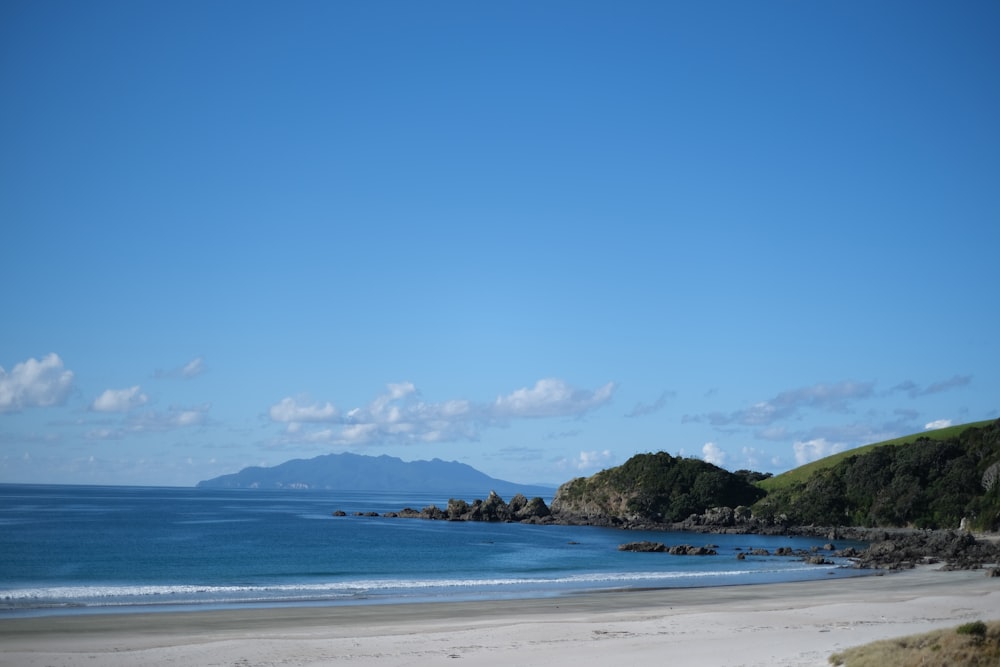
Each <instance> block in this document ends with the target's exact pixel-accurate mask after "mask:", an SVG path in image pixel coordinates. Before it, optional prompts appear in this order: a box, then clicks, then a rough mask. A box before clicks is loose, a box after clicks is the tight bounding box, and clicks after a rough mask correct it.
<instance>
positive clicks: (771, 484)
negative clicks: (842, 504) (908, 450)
mask: <svg viewBox="0 0 1000 667" xmlns="http://www.w3.org/2000/svg"><path fill="white" fill-rule="evenodd" d="M993 421H994V420H992V419H988V420H986V421H981V422H973V423H971V424H959V425H958V426H949V427H948V428H940V429H937V430H935V431H922V432H920V433H914V434H912V435H905V436H903V437H901V438H894V439H892V440H885V441H883V442H876V443H873V444H870V445H863V446H861V447H855V448H854V449H848V450H847V451H844V452H838V453H836V454H831V455H830V456H827V457H826V458H822V459H819V460H818V461H813V462H812V463H807V464H805V465H804V466H799V467H798V468H793V469H792V470H789V471H788V472H783V473H781V474H780V475H775V476H774V477H769V478H767V479H763V480H760V481H759V482H757V486H759V487H760V488H762V489H764V490H765V491H767V492H768V493H771V492H773V491H778V490H781V489H787V488H789V487H791V486H793V485H795V484H800V483H804V482H805V481H806V480H808V479H809V478H810V477H812V475H813V474H814V473H816V472H819V471H820V470H826V469H827V468H832V467H834V466H836V465H837V464H838V463H840V462H841V461H843V460H844V459H846V458H847V457H849V456H857V455H858V454H864V453H867V452H869V451H871V450H872V449H875V448H876V447H882V446H885V445H893V446H898V445H908V444H910V443H912V442H915V441H917V440H919V439H920V438H927V439H929V440H949V439H951V438H956V437H958V436H959V435H960V434H961V433H962V431H964V430H965V429H967V428H982V427H984V426H986V425H987V424H991V423H993Z"/></svg>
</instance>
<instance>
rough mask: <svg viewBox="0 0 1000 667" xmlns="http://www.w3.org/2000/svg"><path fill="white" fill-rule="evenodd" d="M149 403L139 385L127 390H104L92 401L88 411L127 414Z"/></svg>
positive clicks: (147, 397)
mask: <svg viewBox="0 0 1000 667" xmlns="http://www.w3.org/2000/svg"><path fill="white" fill-rule="evenodd" d="M148 402H149V396H147V395H146V394H144V393H142V390H141V389H140V388H139V385H135V386H134V387H129V388H128V389H106V390H105V391H104V393H103V394H101V395H100V396H98V397H97V398H96V399H94V402H93V404H91V406H90V409H91V410H94V411H95V412H128V411H129V410H132V409H134V408H137V407H140V406H142V405H145V404H146V403H148Z"/></svg>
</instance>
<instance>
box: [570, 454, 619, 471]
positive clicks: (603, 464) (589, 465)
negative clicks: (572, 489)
mask: <svg viewBox="0 0 1000 667" xmlns="http://www.w3.org/2000/svg"><path fill="white" fill-rule="evenodd" d="M614 460H615V457H614V454H612V453H611V450H610V449H605V450H603V451H600V452H598V451H591V452H580V453H579V454H578V455H577V456H576V458H574V459H562V460H561V461H560V462H559V464H558V467H560V468H568V469H570V470H573V471H575V472H581V473H585V474H589V473H595V472H598V471H599V470H603V469H605V468H607V467H608V466H610V465H611V464H612V463H614Z"/></svg>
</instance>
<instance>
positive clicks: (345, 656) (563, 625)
mask: <svg viewBox="0 0 1000 667" xmlns="http://www.w3.org/2000/svg"><path fill="white" fill-rule="evenodd" d="M991 618H993V619H996V618H1000V578H988V577H987V576H986V575H985V573H984V572H983V571H971V572H941V571H939V570H937V569H932V568H928V567H925V568H921V569H918V570H913V571H908V572H902V573H898V574H886V575H883V576H865V577H857V578H849V579H838V580H830V581H814V582H801V583H788V584H768V585H757V586H733V587H721V588H699V589H663V590H646V591H627V592H611V593H601V594H594V595H579V596H570V597H563V598H558V599H545V600H516V601H515V600H507V601H499V602H486V603H484V602H475V603H465V602H450V603H442V604H401V605H363V606H353V607H331V606H326V607H297V608H287V607H286V608H277V609H274V608H271V609H241V610H232V611H230V610H226V611H198V612H159V613H152V614H136V613H130V614H87V615H75V616H54V617H41V618H20V619H5V620H0V665H17V666H19V667H20V666H27V667H30V666H33V665H38V666H43V665H45V666H56V665H102V666H108V667H115V666H122V665H164V664H178V665H246V666H249V665H287V666H306V665H329V664H332V663H338V662H345V663H350V664H360V665H365V664H379V665H386V666H392V665H399V666H402V665H440V664H442V662H445V661H448V660H456V661H459V662H458V663H457V664H463V665H497V666H500V665H510V664H518V665H546V666H547V667H560V666H565V667H570V666H572V667H580V666H581V665H609V664H628V665H661V664H663V663H664V661H665V660H668V661H669V662H670V663H671V664H682V665H719V666H722V665H747V666H751V665H761V666H763V665H768V666H773V665H810V666H812V665H815V666H819V665H827V664H828V662H827V658H828V656H829V655H830V654H831V653H833V652H835V651H837V650H840V649H843V648H847V647H849V646H856V645H859V644H865V643H867V642H870V641H874V640H877V639H885V638H890V637H896V636H902V635H908V634H914V633H920V632H925V631H928V630H932V629H936V628H943V627H949V626H952V625H957V624H959V623H963V622H966V621H969V620H976V619H984V620H987V619H991Z"/></svg>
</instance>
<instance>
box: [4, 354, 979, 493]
mask: <svg viewBox="0 0 1000 667" xmlns="http://www.w3.org/2000/svg"><path fill="white" fill-rule="evenodd" d="M203 363H204V360H203V357H197V358H195V359H194V360H192V361H191V362H189V363H187V364H185V365H183V366H181V367H179V368H180V369H184V368H191V367H194V366H198V367H200V366H201V365H202V364H203ZM199 374H200V373H199ZM169 377H187V376H186V375H184V374H183V373H181V372H178V373H169V374H163V373H159V372H157V373H155V374H154V375H153V378H154V379H163V378H169ZM75 378H76V374H75V373H74V372H73V371H71V370H69V369H66V368H65V365H64V363H63V360H62V359H61V358H60V356H59V355H58V354H55V353H50V354H48V355H46V356H45V357H43V358H42V359H41V360H39V359H34V358H29V359H27V360H25V361H23V362H19V363H17V364H16V365H15V366H14V367H13V370H12V372H11V373H7V372H5V371H4V370H3V368H2V367H0V413H8V414H10V413H21V412H24V411H30V410H33V409H42V408H47V409H50V410H52V409H58V408H62V409H64V410H66V409H70V410H72V408H71V406H69V405H67V404H68V403H71V402H72V401H71V400H70V397H71V396H73V395H74V393H78V392H75V391H74V390H75V387H74V381H75ZM971 382H972V376H954V377H952V378H950V379H947V380H942V381H937V382H933V383H931V384H929V385H927V386H926V387H920V386H919V385H917V384H916V383H914V382H912V381H905V382H903V383H901V384H899V385H896V386H894V387H893V388H892V389H890V390H888V391H887V392H885V394H884V395H890V396H891V395H894V394H898V393H899V392H904V393H905V394H906V395H907V396H909V397H910V398H914V397H918V396H924V395H927V394H936V393H941V392H946V391H949V390H952V389H956V388H960V387H965V386H967V385H969V384H971ZM875 384H876V383H874V382H852V381H844V382H839V383H834V384H817V385H813V386H810V387H800V388H796V389H791V390H787V391H783V392H780V393H779V394H777V395H776V396H775V397H773V398H771V399H768V400H764V401H759V402H756V403H754V404H753V405H751V406H749V407H748V408H744V409H739V410H734V411H732V412H729V413H715V412H713V413H707V414H705V415H694V416H692V415H683V416H682V417H681V418H680V421H681V423H688V422H703V421H707V422H708V423H710V424H711V425H712V426H713V427H717V428H718V427H727V428H729V427H732V426H733V425H738V426H742V427H751V428H752V429H756V430H755V431H754V432H753V434H752V437H753V439H755V440H764V441H767V440H772V441H789V440H790V441H791V450H792V454H793V460H794V464H795V465H803V464H805V463H808V462H810V461H814V460H816V459H819V458H822V457H824V456H828V455H830V454H834V453H837V452H839V451H843V450H844V449H845V448H848V447H851V446H855V445H858V444H865V443H867V442H872V441H875V440H877V439H882V438H889V437H892V436H893V435H898V434H900V433H903V432H908V431H907V428H908V427H907V426H905V424H907V423H908V422H907V421H906V419H905V417H906V415H907V413H906V411H905V410H896V411H895V412H896V414H897V415H902V416H903V417H904V418H901V419H899V420H897V421H895V422H892V423H885V424H868V425H861V424H857V423H854V424H846V425H844V426H841V427H826V428H819V429H812V430H806V431H792V430H789V429H787V428H786V427H784V426H782V427H780V428H777V429H774V428H771V427H772V425H774V424H776V423H780V422H790V423H794V422H795V421H799V420H801V418H802V415H803V413H804V412H806V411H810V410H812V411H828V412H835V413H838V414H843V415H849V414H852V413H853V412H854V409H853V406H854V405H855V404H858V403H862V402H864V401H865V400H866V399H871V398H872V397H874V396H876V395H877V394H876V391H875ZM385 389H386V390H385V392H384V393H382V394H379V395H378V396H376V397H375V398H374V399H372V400H371V401H369V402H368V403H367V404H366V405H364V406H361V407H354V408H350V409H346V410H342V409H339V408H337V407H336V406H335V405H334V404H333V403H332V402H331V401H316V400H311V399H309V398H307V397H305V396H303V395H299V396H286V397H284V398H282V399H279V400H277V401H275V402H274V403H273V404H271V405H270V406H269V407H268V408H267V411H266V414H267V418H268V421H269V422H270V424H271V425H273V426H277V427H279V428H277V429H274V428H270V429H266V430H268V433H269V435H267V436H265V437H263V438H262V439H261V440H259V441H258V442H257V443H256V446H257V447H259V448H261V449H263V450H269V451H279V452H280V451H303V450H305V451H319V450H318V449H317V448H319V447H322V448H323V449H322V451H327V449H335V450H340V451H345V450H350V451H360V452H365V451H382V450H383V448H386V447H403V448H405V447H407V446H413V445H428V444H434V443H456V442H467V443H477V442H480V441H481V433H482V432H483V431H484V430H489V429H504V428H509V427H510V426H511V425H512V424H513V423H516V422H518V421H522V420H526V421H532V420H556V421H566V420H572V421H581V422H585V421H586V420H587V418H588V416H589V415H591V414H593V413H598V412H600V411H601V410H602V409H605V408H606V407H607V406H609V405H611V404H612V402H613V398H614V395H615V392H616V389H617V385H616V383H615V382H608V383H605V384H604V385H601V386H599V387H597V388H596V389H593V390H588V389H578V388H574V387H572V386H571V385H569V384H567V383H566V382H565V381H563V380H560V379H557V378H545V379H541V380H538V381H537V382H535V384H534V385H532V386H530V387H523V388H520V389H516V390H513V391H511V392H509V393H507V394H501V395H498V396H497V397H496V398H495V399H494V400H492V401H483V402H475V401H471V400H468V399H465V398H451V399H446V400H441V401H426V400H423V399H422V398H421V395H420V391H419V390H418V388H417V387H416V386H415V385H414V384H413V383H412V382H400V383H389V384H387V385H386V388H385ZM677 395H678V392H673V391H669V392H663V393H661V394H660V396H659V398H657V400H656V401H654V402H653V403H651V404H649V405H645V404H641V403H640V404H637V406H636V408H635V409H633V410H632V411H630V412H629V413H627V414H625V415H623V418H624V419H632V418H635V417H638V416H646V415H652V414H654V413H656V412H659V411H660V410H662V409H663V406H662V405H659V404H661V403H664V402H665V401H666V400H667V398H668V397H669V398H674V397H676V396H677ZM79 398H80V399H81V400H83V402H85V403H89V405H88V407H86V408H82V407H79V406H78V407H77V408H76V409H75V410H73V411H74V412H76V413H78V414H80V415H82V416H79V417H77V418H75V419H73V420H70V421H66V422H63V423H62V426H63V427H66V426H70V427H72V429H74V430H75V431H76V432H77V436H76V437H79V438H80V439H82V440H83V441H113V440H122V439H127V438H131V439H135V440H140V439H141V438H142V437H143V436H146V435H150V434H161V435H162V434H166V433H173V432H179V431H182V430H188V431H190V430H195V431H198V430H201V431H204V430H206V429H210V428H211V426H212V420H211V417H210V414H209V413H210V411H211V404H205V405H200V406H189V407H186V408H185V407H177V406H169V407H168V408H167V409H166V410H157V409H156V408H154V407H152V406H148V405H147V404H148V403H149V402H150V397H149V394H148V393H147V392H146V391H144V390H143V389H142V388H141V386H140V385H133V386H131V387H127V388H123V389H105V390H104V391H103V392H101V393H99V394H98V395H97V396H96V397H94V398H93V399H89V398H87V397H79ZM87 412H89V413H90V414H91V415H97V414H98V413H99V414H100V416H95V417H88V416H86V413H87ZM916 414H917V413H915V412H914V413H910V417H911V418H912V417H913V416H916ZM52 423H53V425H56V424H58V422H52ZM952 423H953V422H952V420H951V419H938V420H934V421H931V422H929V423H927V424H925V425H924V428H925V429H937V428H944V427H947V426H951V425H952ZM757 427H768V428H757ZM265 428H266V427H265ZM720 430H722V431H723V432H726V431H725V430H724V429H720ZM729 432H730V433H731V432H732V431H729ZM581 433H582V431H581V430H579V429H577V430H573V431H569V432H563V433H562V434H560V436H553V437H568V438H574V437H577V436H579V435H580V434H581ZM676 453H677V454H678V455H687V456H697V457H699V458H702V459H703V460H705V461H707V462H709V463H713V464H715V465H718V466H722V467H730V468H733V467H734V465H733V464H735V465H736V466H737V467H743V468H750V469H755V470H756V469H768V470H772V471H773V470H775V469H776V468H784V467H789V462H788V461H787V460H786V459H784V458H782V457H781V456H773V457H771V459H770V460H766V458H765V454H764V452H763V451H762V450H757V449H754V448H752V447H742V448H741V449H740V450H739V451H738V452H732V453H731V452H728V451H726V450H724V449H723V448H721V447H720V446H719V445H717V444H716V443H715V442H711V441H709V442H705V443H704V444H703V445H702V446H701V448H700V451H698V452H696V453H688V452H686V451H685V449H684V448H683V447H682V448H680V449H679V450H678V451H677V452H676ZM20 460H21V462H22V463H25V464H27V463H29V462H32V461H33V460H34V459H33V457H32V456H31V455H30V454H28V453H26V454H25V455H24V456H23V457H22V458H21V459H20ZM212 462H213V463H214V459H212ZM277 462H280V461H276V463H277ZM619 462H621V461H620V460H619V458H618V457H617V456H616V455H615V453H614V452H613V451H612V450H611V449H608V448H606V449H603V450H592V451H579V452H578V453H576V454H575V455H573V456H571V457H560V458H554V459H552V460H550V462H549V463H550V469H551V470H553V471H558V472H559V473H563V474H590V473H593V472H596V471H598V470H600V469H603V468H605V467H608V466H610V465H614V464H615V463H619ZM86 463H87V464H88V465H93V464H94V463H95V459H94V458H93V457H92V456H91V457H88V458H87V459H86ZM4 467H5V468H8V467H11V462H10V458H9V457H6V458H5V459H4ZM70 469H72V468H70ZM6 481H17V480H6Z"/></svg>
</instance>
